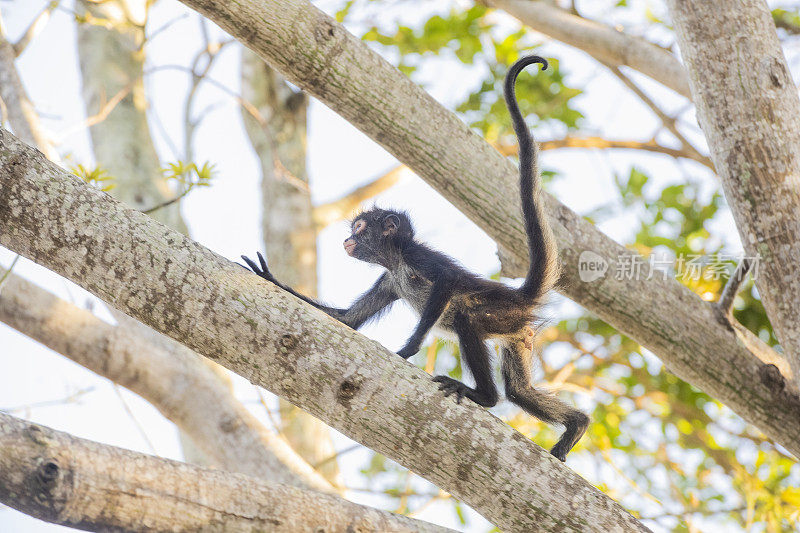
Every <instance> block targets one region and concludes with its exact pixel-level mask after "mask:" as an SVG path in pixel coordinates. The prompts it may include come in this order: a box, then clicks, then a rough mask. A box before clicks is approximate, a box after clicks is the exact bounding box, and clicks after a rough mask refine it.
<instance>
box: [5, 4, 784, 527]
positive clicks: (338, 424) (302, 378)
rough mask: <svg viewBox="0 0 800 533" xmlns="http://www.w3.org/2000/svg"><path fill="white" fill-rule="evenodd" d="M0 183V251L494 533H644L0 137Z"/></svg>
mask: <svg viewBox="0 0 800 533" xmlns="http://www.w3.org/2000/svg"><path fill="white" fill-rule="evenodd" d="M259 1H260V0H259ZM263 7H264V6H261V8H262V9H263ZM260 13H261V14H262V15H263V13H264V11H263V10H260ZM292 31H294V30H292ZM0 179H2V181H3V187H2V189H0V245H3V246H6V247H7V248H9V249H11V250H14V251H16V252H17V253H20V254H22V255H23V256H25V257H28V258H30V259H32V260H34V261H36V262H38V263H40V264H42V265H45V266H46V267H47V268H50V269H52V270H54V271H55V272H57V273H59V274H61V275H63V276H65V277H67V278H68V279H71V280H73V281H75V282H77V283H79V284H80V285H81V286H83V287H84V288H86V289H87V290H89V291H91V292H92V293H94V294H95V295H97V296H98V297H100V298H104V299H106V300H107V301H109V302H111V303H113V305H115V306H117V307H118V308H119V309H120V310H121V311H123V312H125V313H127V314H128V315H130V316H132V317H134V318H137V319H139V320H142V321H144V322H146V323H147V324H148V325H150V326H151V327H153V328H154V329H156V330H157V331H159V332H161V333H164V334H166V335H168V336H170V337H172V338H173V339H175V340H177V341H179V342H182V343H184V344H185V345H186V346H188V347H190V348H192V349H195V350H197V351H198V352H199V353H201V354H203V355H205V356H207V357H210V358H211V359H213V360H214V361H216V362H218V363H220V364H222V365H223V366H226V367H227V368H229V369H231V370H233V371H234V372H237V373H239V374H240V375H242V376H243V377H245V378H247V379H249V380H250V381H251V382H253V383H255V384H258V385H261V386H264V387H266V388H268V389H269V390H271V391H272V392H274V393H276V394H278V395H280V396H281V397H284V398H286V399H287V400H289V401H290V402H292V403H293V404H295V405H297V406H299V407H301V408H303V409H305V410H307V411H308V412H310V413H311V414H313V415H315V416H317V417H319V418H320V419H321V420H323V421H324V422H326V423H328V424H330V425H331V426H333V427H335V428H336V429H338V430H339V431H341V432H342V433H344V434H345V435H348V436H350V437H351V438H353V439H355V440H357V441H359V442H361V443H362V444H364V445H365V446H369V447H370V448H372V449H374V450H375V451H377V452H379V453H382V454H384V455H387V456H389V457H391V458H392V459H394V460H396V461H397V462H399V463H400V464H403V465H405V466H406V467H408V468H410V469H412V470H413V471H414V472H416V473H418V474H420V475H422V476H424V477H425V478H426V479H428V480H430V481H431V482H432V483H435V484H436V485H437V486H439V487H441V488H442V489H443V490H446V491H447V492H450V493H451V494H453V495H454V496H455V497H457V498H459V499H461V500H462V501H464V502H465V503H466V504H468V505H470V506H472V507H473V508H474V509H475V510H476V511H477V512H479V513H481V514H482V515H483V516H485V517H486V518H487V519H489V520H490V521H492V522H494V523H495V524H496V525H497V526H498V527H499V528H500V529H506V530H515V531H537V530H549V529H553V528H559V529H561V530H563V531H582V532H583V531H600V532H607V531H608V530H614V531H646V530H647V529H646V528H645V527H644V526H642V524H640V523H639V522H637V521H636V520H635V519H634V518H633V517H631V516H630V515H629V514H628V513H626V512H625V511H624V510H623V509H622V507H620V506H619V505H618V504H616V503H615V502H614V501H613V500H611V499H609V498H608V497H606V496H604V495H603V494H602V493H600V492H599V491H598V490H597V489H595V488H594V487H592V486H591V485H590V484H589V483H587V482H586V481H584V480H583V479H582V478H581V477H580V476H578V475H576V474H575V473H574V472H572V471H571V470H570V469H568V468H566V467H565V466H563V465H562V464H561V463H560V462H559V461H558V460H557V459H555V458H554V457H553V456H551V455H550V454H549V453H548V452H546V451H545V450H543V449H541V448H540V447H538V446H536V445H535V444H533V443H532V442H531V441H530V440H528V439H527V438H525V437H524V436H522V435H520V434H519V433H517V432H516V431H515V430H514V429H513V428H511V427H510V426H508V425H507V424H505V423H503V422H502V421H501V420H499V419H497V418H496V417H494V416H493V415H491V414H490V413H489V412H488V411H486V410H485V409H483V408H481V407H479V406H477V405H475V404H472V403H469V402H465V403H464V404H462V405H458V404H456V403H455V402H454V401H453V399H452V398H447V397H445V396H444V395H442V394H441V392H440V391H439V390H438V389H437V387H436V384H435V383H434V382H433V381H431V379H430V377H429V375H428V374H425V373H424V372H423V371H422V370H420V369H418V368H416V367H415V366H414V365H412V364H409V363H408V362H406V361H403V360H402V359H401V358H399V357H397V356H396V355H395V354H392V353H390V352H388V351H387V350H386V349H385V348H383V347H382V346H380V344H378V343H376V342H375V341H372V340H370V339H368V338H366V337H364V336H363V335H361V334H359V333H357V332H355V331H353V330H351V329H350V328H348V327H346V326H344V325H343V324H341V323H340V322H338V321H336V320H334V319H333V318H331V317H329V316H328V315H326V314H325V313H323V312H321V311H319V310H318V309H315V308H313V307H311V306H309V305H308V304H306V303H304V302H302V301H300V300H299V299H297V298H295V297H293V296H292V295H290V294H288V293H286V291H283V290H281V289H280V288H278V287H277V286H275V285H273V284H271V283H268V282H266V281H264V280H263V279H261V278H259V277H258V276H255V275H253V274H252V273H251V272H250V271H248V270H246V269H244V268H242V267H241V266H239V265H237V264H236V263H233V262H231V261H228V260H227V259H225V258H223V257H220V256H218V255H216V254H214V253H213V252H211V251H210V250H208V249H206V248H203V247H202V246H200V245H199V244H197V243H195V242H193V241H191V240H190V239H189V238H187V237H185V236H184V235H181V234H180V233H177V232H174V231H172V230H169V229H168V228H165V227H164V226H163V225H162V224H159V223H158V222H156V221H154V220H153V219H151V218H150V217H148V216H147V215H144V214H142V213H140V212H138V211H136V210H133V209H129V208H127V207H125V206H124V205H123V204H121V203H120V202H119V201H117V200H116V199H114V198H112V197H110V196H108V195H106V194H105V193H103V192H101V191H99V190H97V189H94V188H92V187H90V186H88V185H86V184H85V183H83V182H82V181H81V180H79V179H78V178H76V177H75V176H72V175H70V174H68V173H65V172H63V171H62V170H60V169H58V168H57V167H55V166H54V165H52V164H51V163H49V162H48V161H46V160H45V159H44V158H43V157H42V156H41V154H39V153H38V152H36V151H35V150H33V149H32V148H30V147H27V146H26V145H25V144H24V143H22V142H20V141H19V140H17V139H16V138H14V136H13V135H11V134H10V133H8V132H6V131H5V130H0ZM42 220H46V221H48V223H47V224H43V223H42ZM109 271H113V274H114V275H109V274H108V273H109ZM750 386H751V388H756V389H757V388H758V384H750ZM784 410H786V411H787V412H788V411H789V409H788V406H784ZM420 413H425V416H419V414H420ZM796 418H797V417H796ZM376 421H379V422H378V423H376ZM520 465H524V468H520ZM487 495H488V497H487Z"/></svg>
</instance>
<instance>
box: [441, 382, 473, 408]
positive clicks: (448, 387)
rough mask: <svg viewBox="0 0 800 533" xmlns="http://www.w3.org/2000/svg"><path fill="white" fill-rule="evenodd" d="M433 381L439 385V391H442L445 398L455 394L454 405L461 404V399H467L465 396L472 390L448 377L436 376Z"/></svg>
mask: <svg viewBox="0 0 800 533" xmlns="http://www.w3.org/2000/svg"><path fill="white" fill-rule="evenodd" d="M433 381H435V382H436V383H438V384H439V390H443V391H444V395H445V396H450V395H451V394H455V395H456V403H461V400H462V399H463V398H468V396H467V394H468V393H469V392H471V391H472V388H470V387H469V386H467V385H464V384H463V383H461V382H460V381H458V380H457V379H453V378H451V377H450V376H436V377H435V378H433Z"/></svg>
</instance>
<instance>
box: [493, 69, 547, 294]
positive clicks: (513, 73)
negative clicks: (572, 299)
mask: <svg viewBox="0 0 800 533" xmlns="http://www.w3.org/2000/svg"><path fill="white" fill-rule="evenodd" d="M533 63H539V64H541V65H542V70H546V69H547V60H546V59H544V58H543V57H539V56H527V57H523V58H522V59H520V60H519V61H517V62H516V63H514V64H513V65H512V66H511V69H510V70H509V71H508V74H506V81H505V99H506V106H507V107H508V112H509V113H510V114H511V121H512V122H513V124H514V131H515V132H516V134H517V139H518V140H519V188H520V195H521V200H522V215H523V217H524V219H525V232H526V233H527V234H528V251H529V254H530V266H529V267H528V275H527V276H526V277H525V282H524V283H523V284H522V286H521V287H520V288H519V292H520V293H522V294H523V295H524V296H525V297H527V298H531V299H532V300H538V299H540V298H541V297H542V296H544V295H545V294H546V293H547V292H548V291H549V290H550V289H552V288H553V285H555V282H556V279H557V278H558V263H557V249H556V245H555V240H554V239H553V234H552V232H551V231H550V226H549V225H548V224H547V220H546V219H545V218H544V213H543V212H542V206H541V201H540V196H541V194H540V191H541V175H540V173H539V160H538V159H539V157H538V156H539V149H538V147H537V146H536V144H535V143H534V141H533V136H532V135H531V133H530V131H529V130H528V126H527V124H525V119H524V118H523V117H522V113H520V110H519V104H518V103H517V97H516V94H515V90H514V83H515V82H516V81H517V76H519V73H520V72H522V70H523V69H524V68H525V67H527V66H528V65H530V64H533Z"/></svg>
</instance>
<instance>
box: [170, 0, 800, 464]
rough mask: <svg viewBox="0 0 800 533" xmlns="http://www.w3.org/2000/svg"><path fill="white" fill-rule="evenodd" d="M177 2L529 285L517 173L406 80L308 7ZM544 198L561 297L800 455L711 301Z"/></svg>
mask: <svg viewBox="0 0 800 533" xmlns="http://www.w3.org/2000/svg"><path fill="white" fill-rule="evenodd" d="M181 1H182V2H183V3H184V4H186V5H188V6H190V7H192V8H194V9H196V10H198V11H200V12H201V13H202V14H204V15H205V16H207V17H209V18H211V20H213V21H215V22H216V23H217V24H219V25H220V26H221V27H223V28H224V29H225V30H226V31H228V32H230V33H231V34H232V35H233V36H234V37H236V38H237V39H239V40H241V41H242V42H243V43H244V44H246V45H247V46H249V47H250V48H251V49H253V50H254V51H256V52H257V53H258V54H259V55H260V56H261V57H262V58H264V59H265V60H266V61H267V62H268V63H270V64H271V65H272V66H273V67H275V68H276V69H277V70H278V71H279V72H281V73H282V74H283V75H284V76H286V77H287V79H289V80H290V81H291V82H292V83H294V84H296V85H298V86H299V87H302V88H303V89H305V90H306V91H308V92H309V93H311V94H312V95H314V96H316V97H317V98H319V99H320V100H321V101H322V102H324V103H325V104H327V105H328V106H330V107H331V108H332V109H334V110H335V111H336V112H337V113H339V114H340V115H342V116H343V117H344V118H345V119H347V120H348V121H350V122H351V123H352V124H353V125H354V126H356V127H358V128H359V129H360V130H361V131H363V132H364V133H365V134H367V135H369V136H370V137H371V138H372V139H374V140H375V141H376V142H378V143H379V144H380V145H381V146H383V147H384V148H386V149H387V150H388V151H389V152H390V153H392V154H393V155H394V156H395V157H397V158H398V159H399V160H400V161H402V162H403V163H405V164H407V165H408V166H409V167H410V168H411V169H413V170H414V171H415V172H417V174H418V175H419V176H420V177H421V178H423V179H425V180H426V181H427V182H428V183H430V184H431V185H432V186H433V187H434V188H435V189H436V190H437V191H439V192H440V193H441V194H442V195H444V196H445V197H446V198H447V199H448V200H450V201H451V202H453V204H454V205H455V206H456V207H457V208H459V209H460V210H461V211H462V212H463V213H464V214H466V215H467V216H468V217H469V218H470V219H472V220H473V221H474V222H475V223H476V224H478V225H479V226H480V227H481V228H482V229H484V230H485V231H486V232H487V233H488V234H489V236H490V237H492V238H493V239H495V240H496V241H497V243H498V246H499V248H500V252H501V257H502V258H505V260H506V265H505V266H506V268H507V272H508V273H510V274H512V275H524V272H525V271H526V270H527V260H528V253H527V241H526V237H525V232H524V230H523V224H522V217H521V216H520V214H519V208H518V207H517V206H518V198H519V189H518V185H517V181H518V175H517V169H516V167H515V166H514V164H513V163H511V162H510V161H509V160H507V159H505V158H503V157H502V156H501V155H500V154H499V153H498V152H497V151H496V150H495V149H494V148H492V147H491V146H489V144H488V143H486V141H484V140H483V139H481V138H480V137H479V136H478V135H477V134H475V133H474V132H472V131H470V129H469V128H468V127H467V126H466V125H465V124H464V123H463V122H461V121H460V120H459V119H458V118H457V117H456V116H455V115H453V114H452V113H451V112H449V111H447V110H446V109H444V108H443V107H442V106H441V105H439V104H438V103H437V102H436V101H434V100H433V98H431V97H430V96H429V95H428V94H427V93H425V91H423V90H422V89H420V88H419V87H418V86H416V85H415V84H414V83H413V82H411V81H410V80H409V79H408V78H407V77H406V76H405V75H403V74H401V73H400V72H399V71H398V70H397V69H395V68H394V67H392V66H391V65H389V64H388V63H387V62H386V61H384V60H383V59H382V58H381V57H380V56H379V55H378V54H376V53H375V52H373V51H372V50H370V49H369V48H368V47H367V46H366V45H365V44H364V43H362V42H361V41H360V40H359V39H357V38H356V37H354V36H353V35H351V34H349V33H348V32H347V30H345V29H344V28H343V27H342V26H341V25H339V24H337V23H336V22H335V21H334V20H333V19H332V18H331V17H329V16H327V15H325V14H324V13H322V12H321V11H319V10H318V9H317V8H315V7H314V6H312V5H311V4H310V3H308V2H306V1H304V0H291V1H288V0H287V1H282V2H278V1H271V0H260V1H258V2H257V1H255V0H240V1H238V2H237V3H236V5H235V6H234V5H233V4H230V3H224V2H218V1H217V0H181ZM499 199H509V200H507V201H506V200H502V201H500V200H499ZM542 200H543V202H544V208H545V212H546V213H547V214H548V218H549V220H550V224H551V226H552V227H553V231H554V233H555V236H556V240H557V242H558V245H559V254H560V260H561V263H562V269H561V270H562V279H561V282H560V284H559V290H560V291H561V292H563V293H564V294H565V295H566V296H568V297H570V298H572V299H573V300H575V301H576V302H577V303H579V304H581V305H583V306H584V307H586V308H587V309H588V310H590V311H592V312H594V313H595V314H597V315H598V316H599V317H600V318H601V319H603V320H605V321H606V322H608V323H609V324H611V325H613V326H614V327H616V328H617V329H619V330H620V331H621V332H623V333H625V334H627V335H629V336H630V337H632V338H634V339H636V340H637V341H638V342H639V343H641V344H642V345H643V346H645V347H646V348H648V349H650V350H652V351H653V352H654V353H655V354H656V355H658V356H659V357H660V358H661V360H662V361H663V362H664V364H665V365H666V366H667V367H668V368H669V369H670V371H671V372H673V373H674V374H676V375H677V376H678V377H680V378H681V379H684V380H686V381H688V382H689V383H692V384H694V385H696V386H697V387H699V388H701V389H702V390H704V391H706V392H707V393H709V394H710V395H712V396H714V397H715V398H717V399H719V400H720V401H722V402H724V403H725V404H726V405H728V406H729V407H730V408H731V409H733V410H734V411H735V412H736V413H738V414H739V415H740V416H742V417H743V418H744V419H745V420H747V421H748V422H750V423H752V424H754V425H755V426H757V427H758V428H760V429H761V430H762V431H764V433H766V434H767V435H768V436H769V437H770V438H772V439H774V440H775V441H777V442H779V443H781V444H782V445H783V446H785V447H786V448H787V449H789V450H791V451H792V453H794V454H795V455H796V456H800V400H798V399H797V398H796V396H793V395H791V394H789V393H788V392H787V390H786V387H785V381H784V378H783V376H782V375H781V374H780V372H778V373H777V374H775V373H774V372H773V369H774V367H772V366H769V365H764V364H763V363H762V362H761V361H759V360H758V359H757V358H756V357H755V356H753V354H751V353H750V352H749V351H748V350H747V348H746V347H745V346H744V345H743V344H742V343H741V342H740V341H739V340H738V338H737V337H736V334H735V333H734V332H733V331H731V330H730V329H728V328H727V327H725V326H723V325H721V324H720V323H719V322H717V320H716V317H715V314H714V312H713V309H712V306H711V305H709V303H708V302H704V301H703V300H701V299H700V298H699V297H698V296H697V295H695V294H693V293H692V292H691V291H689V289H687V288H686V287H684V286H682V285H681V284H680V283H678V282H677V281H675V280H666V279H663V278H662V277H661V276H660V275H659V274H655V275H653V274H652V273H651V271H650V269H649V268H648V266H647V264H646V260H644V259H643V258H642V257H641V256H639V255H637V254H634V253H632V252H631V251H629V250H627V249H626V248H625V247H623V246H621V245H620V244H618V243H616V242H614V241H613V240H611V239H609V238H608V237H607V236H606V235H604V234H603V233H602V232H600V231H598V230H597V229H596V228H595V227H594V225H592V224H591V223H589V222H588V221H586V220H583V219H582V218H581V217H579V216H578V215H577V214H576V213H574V212H573V211H572V210H570V209H569V208H567V207H565V206H564V205H562V204H560V203H559V202H557V201H556V200H555V199H553V198H552V197H551V196H549V195H547V194H544V195H542ZM586 251H591V252H593V253H595V254H597V256H596V257H598V258H599V260H601V261H603V262H604V263H605V265H607V268H608V270H607V273H606V275H605V277H603V278H602V279H598V280H595V281H593V282H583V281H582V280H581V278H580V273H579V264H580V258H581V255H582V253H583V252H586ZM631 262H639V263H642V262H643V263H645V264H644V265H643V266H642V268H641V275H640V276H638V278H637V279H635V280H627V279H624V276H622V277H621V276H615V275H614V273H615V272H616V271H617V269H620V268H622V267H624V265H626V264H630V263H631ZM618 277H619V279H617V278H618Z"/></svg>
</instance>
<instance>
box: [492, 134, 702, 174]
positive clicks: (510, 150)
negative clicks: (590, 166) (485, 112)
mask: <svg viewBox="0 0 800 533" xmlns="http://www.w3.org/2000/svg"><path fill="white" fill-rule="evenodd" d="M495 148H497V150H498V151H499V152H500V153H501V154H503V155H516V154H517V151H518V150H519V146H518V145H516V144H502V145H496V146H495ZM539 148H540V149H541V150H556V149H560V148H597V149H605V148H611V149H620V150H643V151H646V152H655V153H660V154H665V155H669V156H672V157H675V158H684V159H691V160H692V161H697V162H698V163H700V164H701V165H705V166H707V167H708V168H710V169H711V170H714V164H713V163H712V162H711V160H710V159H709V158H707V157H705V156H704V155H702V154H700V153H698V152H697V151H696V150H692V149H686V148H670V147H669V146H664V145H663V144H661V143H659V142H657V141H656V140H655V139H650V140H649V141H619V140H613V139H606V138H604V137H600V136H588V137H576V136H572V135H568V136H566V137H562V138H561V139H551V140H547V141H541V142H540V143H539Z"/></svg>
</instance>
